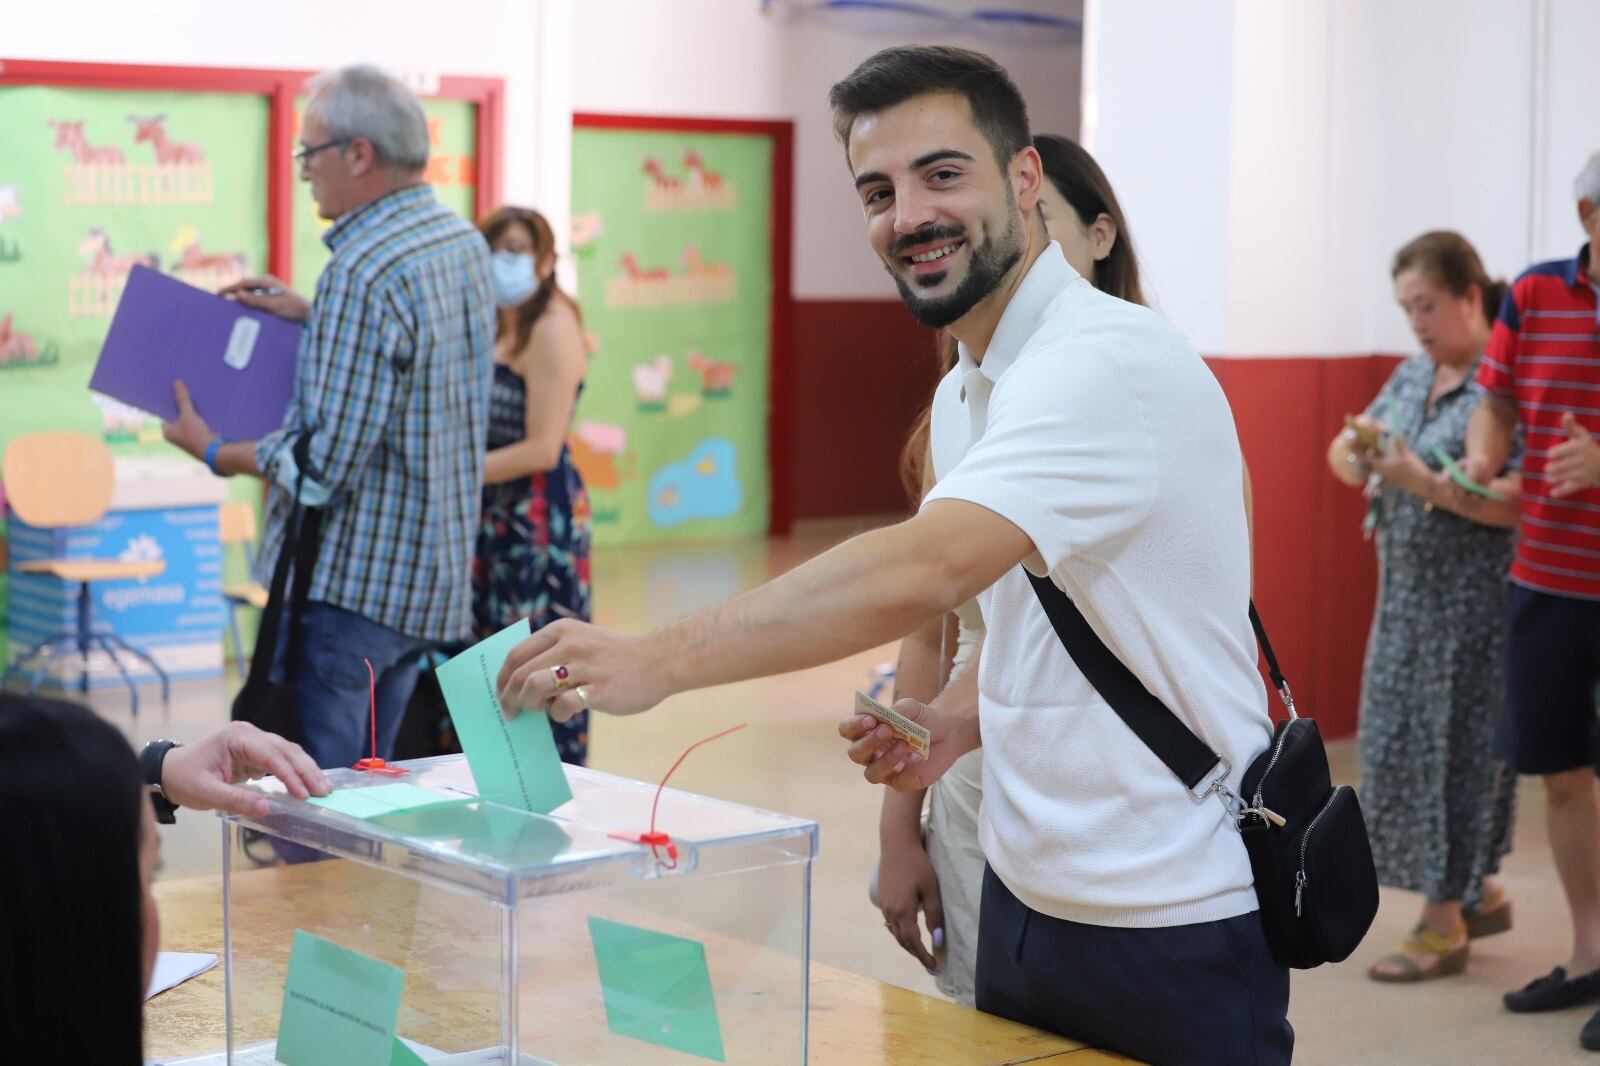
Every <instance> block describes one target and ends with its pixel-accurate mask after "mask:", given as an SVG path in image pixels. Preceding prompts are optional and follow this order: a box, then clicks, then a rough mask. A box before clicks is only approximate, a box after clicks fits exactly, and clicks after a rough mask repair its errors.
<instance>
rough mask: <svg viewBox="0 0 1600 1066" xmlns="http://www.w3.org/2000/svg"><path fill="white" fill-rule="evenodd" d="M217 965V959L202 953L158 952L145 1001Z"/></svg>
mask: <svg viewBox="0 0 1600 1066" xmlns="http://www.w3.org/2000/svg"><path fill="white" fill-rule="evenodd" d="M216 964H217V957H216V956H215V955H209V954H206V953H205V952H202V951H159V952H157V953H156V969H155V972H154V973H152V974H151V975H150V990H149V991H147V992H146V993H145V994H144V998H145V999H147V1000H148V999H151V998H153V997H155V996H159V995H160V994H161V993H163V992H165V991H166V990H167V989H169V988H174V987H176V986H178V985H181V984H183V983H184V982H185V981H187V980H188V979H189V978H191V977H199V976H200V975H201V974H203V973H205V972H206V971H207V970H209V969H211V967H213V966H215V965H216Z"/></svg>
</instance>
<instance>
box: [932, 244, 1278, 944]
mask: <svg viewBox="0 0 1600 1066" xmlns="http://www.w3.org/2000/svg"><path fill="white" fill-rule="evenodd" d="M932 445H933V466H934V473H935V475H936V477H937V479H938V480H937V483H936V484H935V486H934V488H933V491H932V492H930V493H929V494H928V497H927V500H926V502H925V503H924V506H927V505H929V504H931V503H933V502H934V501H935V500H951V499H954V500H966V501H969V502H971V503H975V504H978V505H979V506H982V507H985V508H987V509H988V510H991V511H993V512H995V513H996V514H999V515H1001V516H1002V517H1004V518H1006V519H1008V520H1009V521H1011V522H1012V523H1013V524H1015V525H1016V526H1017V527H1018V528H1019V529H1021V530H1022V531H1023V532H1024V533H1026V534H1027V535H1028V536H1029V538H1031V539H1032V541H1033V544H1034V548H1035V549H1036V554H1035V555H1034V556H1033V557H1032V559H1030V560H1029V562H1028V567H1029V569H1031V570H1032V571H1033V572H1034V573H1040V574H1042V573H1045V572H1046V571H1048V572H1049V574H1050V577H1051V579H1052V580H1054V581H1055V583H1056V584H1057V585H1059V586H1060V587H1061V588H1062V589H1064V590H1065V591H1066V592H1067V594H1068V595H1070V596H1071V597H1072V599H1073V601H1074V602H1075V603H1076V604H1077V605H1078V607H1079V609H1080V610H1082V612H1083V614H1084V616H1085V617H1086V618H1087V619H1088V621H1089V624H1090V625H1091V626H1093V628H1094V630H1095V632H1096V633H1098V634H1099V635H1100V637H1101V639H1102V640H1104V641H1105V642H1106V645H1107V646H1108V647H1109V648H1110V649H1111V650H1112V651H1113V652H1115V653H1116V654H1117V656H1118V658H1120V659H1121V660H1122V661H1123V662H1124V663H1125V664H1127V666H1128V668H1129V669H1130V670H1132V671H1133V673H1134V675H1135V676H1137V677H1138V678H1139V680H1140V681H1142V682H1144V684H1145V687H1147V688H1148V689H1149V690H1150V691H1151V692H1152V693H1154V694H1155V696H1156V697H1158V698H1159V699H1160V700H1161V701H1162V702H1163V703H1165V704H1166V705H1167V706H1168V707H1170V708H1172V709H1173V710H1174V711H1175V712H1176V713H1177V714H1178V716H1179V717H1180V718H1182V719H1183V721H1184V723H1185V724H1186V725H1188V726H1189V727H1190V728H1191V729H1193V730H1194V731H1195V732H1196V733H1197V734H1198V735H1199V736H1200V738H1201V739H1202V740H1204V741H1205V742H1206V743H1207V744H1209V745H1210V746H1211V747H1212V749H1213V750H1215V751H1217V752H1218V753H1219V754H1221V755H1222V756H1223V757H1224V758H1226V759H1227V760H1228V762H1229V763H1230V764H1231V766H1232V767H1233V775H1232V778H1231V779H1230V784H1232V785H1233V786H1234V787H1236V788H1237V786H1238V783H1239V778H1240V776H1241V775H1242V774H1243V773H1244V770H1245V768H1246V767H1247V766H1248V765H1249V764H1250V761H1251V760H1252V759H1253V758H1254V757H1255V756H1256V755H1258V754H1259V753H1260V752H1261V751H1263V750H1264V749H1265V748H1266V746H1267V743H1268V741H1269V740H1270V739H1271V722H1270V720H1269V718H1268V716H1267V701H1266V686H1265V685H1263V684H1262V681H1261V677H1260V675H1259V674H1258V673H1257V672H1256V645H1255V639H1254V636H1253V634H1252V632H1251V628H1250V620H1249V614H1248V604H1249V599H1250V561H1249V540H1248V530H1247V528H1246V521H1245V512H1244V496H1243V489H1242V481H1243V478H1242V472H1241V464H1242V459H1241V456H1240V452H1239V440H1238V436H1237V434H1236V433H1235V430H1234V424H1233V414H1232V412H1231V410H1230V409H1229V407H1228V402H1227V400H1226V399H1225V398H1224V396H1223V394H1222V389H1221V387H1220V386H1219V385H1218V384H1217V380H1216V378H1215V377H1214V376H1213V375H1212V373H1211V371H1210V369H1209V368H1207V366H1206V365H1205V363H1204V362H1202V361H1201V359H1200V356H1199V354H1198V353H1196V352H1195V350H1194V349H1193V348H1192V347H1190V346H1189V344H1188V342H1187V341H1185V340H1184V339H1183V338H1182V337H1181V336H1179V334H1178V333H1177V332H1176V331H1175V330H1173V329H1172V327H1170V326H1168V325H1167V324H1166V323H1165V322H1164V321H1162V320H1161V318H1160V317H1159V316H1158V315H1156V314H1155V313H1154V312H1152V311H1150V310H1149V309H1148V308H1144V307H1140V306H1138V305H1136V304H1130V303H1127V302H1125V301H1123V300H1118V299H1116V298H1114V297H1111V296H1108V295H1106V294H1105V293H1102V292H1101V291H1100V290H1098V289H1096V288H1095V287H1094V286H1093V285H1091V284H1090V283H1089V282H1088V281H1086V280H1084V279H1083V278H1081V277H1079V276H1078V274H1077V273H1076V272H1075V271H1074V270H1073V269H1072V267H1071V266H1069V265H1068V264H1067V261H1066V259H1065V257H1064V256H1063V255H1062V254H1061V249H1060V247H1059V246H1058V245H1056V244H1051V245H1050V247H1049V248H1047V249H1046V250H1045V251H1044V253H1043V254H1042V255H1041V256H1040V257H1039V259H1038V260H1037V261H1036V262H1035V263H1034V265H1033V266H1032V268H1031V269H1030V270H1029V271H1028V274H1027V276H1026V277H1025V278H1024V279H1023V281H1022V284H1021V285H1020V286H1019V287H1018V289H1017V291H1016V294H1015V295H1014V296H1012V298H1011V302H1010V304H1009V305H1007V307H1006V310H1005V313H1004V315H1003V316H1002V317H1001V319H1000V324H999V327H998V328H997V329H996V330H995V334H994V339H993V340H992V341H991V342H990V344H989V349H988V351H987V352H986V353H985V355H984V359H983V364H982V365H981V366H979V365H977V364H975V363H974V362H973V360H972V357H971V354H970V353H969V352H968V351H967V350H966V348H965V347H963V348H962V349H961V354H960V361H959V363H958V365H957V366H956V367H955V369H953V370H952V371H951V372H950V373H949V374H947V375H946V376H945V378H944V380H943V381H942V382H940V384H939V389H938V392H937V393H936V394H935V396H934V401H933V440H932ZM979 605H980V606H981V608H982V610H983V618H984V622H985V624H986V625H987V627H988V638H987V640H986V641H985V643H984V646H983V653H982V659H981V660H980V663H979V690H980V699H979V703H980V711H981V722H982V727H983V752H984V760H983V770H984V773H983V788H984V792H983V817H982V824H981V829H980V840H981V842H982V845H983V852H984V855H985V856H986V857H987V858H988V860H989V864H990V865H991V866H992V867H993V868H994V871H995V873H996V874H998V875H999V877H1000V879H1001V880H1002V881H1004V882H1005V884H1006V886H1007V887H1008V888H1010V889H1011V891H1012V892H1013V893H1015V894H1016V896H1017V898H1019V899H1020V900H1022V902H1024V903H1026V904H1027V905H1028V906H1029V907H1032V908H1033V909H1034V910H1037V911H1041V912H1043V913H1045V914H1049V915H1053V916H1055V917H1057V918H1064V919H1068V920H1070V921H1076V922H1084V923H1089V924H1093V925H1103V926H1124V927H1136V928H1142V927H1152V926H1171V925H1188V924H1192V923H1196V922H1209V921H1216V920H1220V919H1223V918H1231V917H1234V916H1236V915H1240V914H1246V913H1249V912H1250V911H1253V910H1255V909H1256V897H1255V889H1254V887H1253V886H1252V879H1251V874H1250V862H1249V859H1248V857H1247V856H1246V854H1245V849H1244V844H1243V842H1242V841H1241V840H1240V837H1239V834H1238V832H1237V831H1236V830H1235V829H1234V828H1233V826H1232V824H1231V821H1230V820H1229V818H1228V817H1227V815H1226V812H1225V811H1224V810H1223V807H1222V804H1221V803H1220V802H1219V801H1218V800H1217V799H1216V797H1214V796H1208V797H1205V798H1197V797H1195V796H1194V794H1193V793H1191V792H1190V791H1189V790H1188V789H1186V788H1185V787H1184V786H1183V784H1182V782H1180V781H1179V780H1178V779H1177V778H1176V777H1175V776H1174V775H1173V774H1172V772H1171V771H1170V770H1168V769H1167V768H1166V767H1165V766H1164V765H1162V763H1161V761H1160V760H1159V759H1157V758H1156V757H1155V755H1154V754H1153V753H1152V752H1151V751H1150V749H1149V748H1147V747H1145V746H1144V744H1143V743H1141V742H1140V740H1139V739H1138V738H1137V737H1136V736H1134V734H1133V733H1132V732H1131V731H1130V730H1129V729H1128V727H1127V726H1126V725H1124V724H1123V722H1122V719H1120V718H1118V717H1117V715H1116V712H1114V711H1112V710H1111V708H1110V707H1109V706H1107V704H1106V703H1105V701H1104V700H1102V699H1101V698H1100V696H1099V694H1098V693H1096V692H1095V690H1094V688H1093V687H1092V686H1091V685H1090V684H1089V683H1088V681H1086V680H1085V679H1084V677H1083V675H1082V674H1081V673H1079V671H1078V668H1077V667H1076V666H1075V665H1074V664H1073V662H1072V659H1071V657H1070V656H1068V654H1067V652H1066V649H1064V648H1063V647H1062V646H1061V642H1060V640H1059V638H1057V636H1056V634H1055V631H1054V630H1053V629H1052V628H1051V627H1050V622H1049V620H1048V619H1047V618H1046V617H1045V614H1044V610H1043V608H1041V607H1040V605H1039V601H1038V599H1037V597H1036V596H1035V595H1034V592H1033V588H1032V587H1031V586H1030V585H1029V584H1028V581H1027V578H1026V577H1025V576H1024V575H1023V574H1022V573H1021V572H1020V571H1016V570H1013V571H1012V572H1011V573H1008V574H1006V575H1005V576H1004V577H1002V578H1001V579H1000V580H999V581H998V582H996V583H995V585H994V587H993V588H990V589H989V590H988V591H986V592H984V593H982V594H981V595H980V597H979Z"/></svg>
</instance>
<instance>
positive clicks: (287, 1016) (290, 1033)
mask: <svg viewBox="0 0 1600 1066" xmlns="http://www.w3.org/2000/svg"><path fill="white" fill-rule="evenodd" d="M404 982H405V974H403V973H401V972H400V971H399V970H397V969H395V968H394V967H393V966H388V965H386V964H384V963H381V962H379V961H378V960H377V959H370V958H368V957H367V956H365V955H362V954H361V953H359V952H355V951H351V950H350V949H349V948H343V947H340V946H339V945H338V944H335V943H333V942H332V941H331V940H324V939H322V938H321V937H319V936H312V935H311V934H310V933H307V932H306V931H304V930H302V929H297V930H295V934H294V945H293V948H292V949H291V951H290V954H289V976H288V978H287V980H285V981H284V984H283V1011H282V1013H281V1014H280V1015H279V1016H278V1050H277V1052H276V1056H277V1059H278V1061H279V1062H281V1063H283V1066H391V1063H393V1062H408V1061H409V1060H407V1059H406V1058H405V1057H404V1055H411V1054H412V1053H411V1051H410V1049H408V1048H405V1046H404V1045H403V1044H401V1043H400V1041H399V1039H398V1038H397V1037H396V1036H395V1031H394V1027H395V1020H396V1019H397V1018H398V1017H399V1015H400V988H401V986H402V984H404ZM397 1048H398V1049H400V1050H396V1049H397ZM402 1053H403V1054H402ZM396 1056H400V1057H398V1058H397V1057H396ZM414 1057H415V1056H414V1055H413V1058H414Z"/></svg>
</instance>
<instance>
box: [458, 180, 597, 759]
mask: <svg viewBox="0 0 1600 1066" xmlns="http://www.w3.org/2000/svg"><path fill="white" fill-rule="evenodd" d="M479 229H480V230H481V231H482V233H483V237H484V239H485V240H486V241H488V242H489V246H490V249H491V250H492V254H491V256H490V268H491V271H492V275H493V279H494V289H495V302H496V303H497V304H498V305H499V328H498V333H497V339H496V342H495V352H494V385H493V388H492V391H491V392H490V399H489V454H488V456H487V457H486V458H485V460H484V465H483V518H482V520H481V523H480V525H479V529H478V554H477V558H476V559H475V560H474V561H473V568H472V593H473V602H472V607H473V618H474V621H475V623H476V625H477V630H478V635H479V636H480V637H486V636H489V635H490V634H492V633H496V632H498V631H500V630H501V629H504V628H505V627H506V626H508V625H510V624H511V623H513V622H515V621H517V619H519V618H526V619H528V624H529V625H530V626H531V627H532V628H533V629H540V628H542V627H543V626H545V625H548V624H549V623H551V622H554V621H555V620H556V619H558V618H577V619H580V620H582V621H585V622H587V621H588V620H589V536H590V527H591V522H590V514H589V498H588V496H587V495H586V494H585V493H584V490H583V481H582V479H581V478H580V477H579V476H578V470H577V467H575V466H574V465H573V463H572V456H571V454H570V453H569V452H568V450H567V428H568V426H569V425H570V424H571V422H572V411H573V408H574V406H575V405H576V404H577V401H578V394H579V393H580V392H581V391H582V390H583V374H584V365H585V362H586V360H587V357H588V355H587V350H586V348H585V344H584V334H583V323H582V319H581V317H580V315H579V312H578V305H577V304H576V303H575V302H574V301H573V300H572V298H571V297H569V296H567V294H566V293H564V292H562V291H561V290H560V288H559V287H557V285H556V278H555V266H556V251H555V236H554V234H553V233H552V231H551V229H550V223H549V222H547V221H545V217H544V216H543V215H541V214H539V212H537V211H532V210H529V209H527V208H522V207H502V208H500V209H499V210H498V211H496V212H494V214H492V215H490V216H489V217H488V218H486V219H484V220H483V222H482V223H481V224H480V225H479ZM551 728H552V729H553V730H554V732H555V739H556V749H557V750H558V751H559V752H560V753H561V758H562V759H563V760H564V761H566V762H570V763H579V764H581V763H582V762H583V761H584V759H585V757H586V756H587V754H588V731H589V715H588V713H587V712H584V713H582V714H579V715H577V716H575V717H574V718H572V719H571V720H570V721H567V722H562V723H556V722H552V723H551Z"/></svg>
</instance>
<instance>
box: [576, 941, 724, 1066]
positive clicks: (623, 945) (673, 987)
mask: <svg viewBox="0 0 1600 1066" xmlns="http://www.w3.org/2000/svg"><path fill="white" fill-rule="evenodd" d="M589 939H590V940H591V941H592V942H593V944H594V959H595V964H596V966H597V967H598V968H599V971H600V991H601V994H602V995H603V996H604V998H605V1004H606V1025H607V1026H608V1027H610V1029H611V1031H612V1032H613V1033H617V1034H618V1035H620V1036H627V1037H632V1038H633V1039H635V1040H643V1041H646V1042H647V1043H651V1044H659V1045H660V1046H662V1047H669V1048H672V1049H674V1050H676V1051H685V1052H688V1053H689V1054H691V1055H698V1056H700V1057H701V1058H703V1059H710V1060H712V1061H713V1062H726V1061H727V1058H726V1055H725V1053H724V1051H723V1047H722V1028H721V1026H719V1025H718V1024H717V1001H716V996H715V995H714V994H713V992H712V990H711V971H710V970H709V969H707V967H706V949H705V945H704V944H702V943H700V942H699V941H697V940H685V939H684V938H683V937H680V936H669V935H668V934H666V933H658V932H655V931H654V930H650V929H641V928H639V927H638V926H635V925H625V924H623V923H622V922H610V921H606V920H605V919H603V918H590V919H589Z"/></svg>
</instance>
